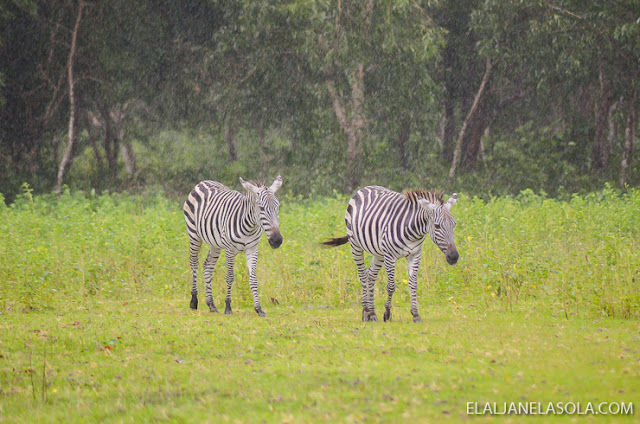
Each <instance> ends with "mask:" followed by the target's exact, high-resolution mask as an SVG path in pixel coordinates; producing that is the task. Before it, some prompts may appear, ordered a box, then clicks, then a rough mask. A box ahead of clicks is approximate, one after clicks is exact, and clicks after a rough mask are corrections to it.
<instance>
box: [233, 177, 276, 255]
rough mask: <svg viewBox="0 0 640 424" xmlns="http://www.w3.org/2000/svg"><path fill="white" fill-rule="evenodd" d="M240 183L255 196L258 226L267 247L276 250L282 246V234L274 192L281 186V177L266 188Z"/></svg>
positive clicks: (241, 181)
mask: <svg viewBox="0 0 640 424" xmlns="http://www.w3.org/2000/svg"><path fill="white" fill-rule="evenodd" d="M240 183H241V184H242V186H243V187H244V188H245V190H247V191H249V192H251V193H253V194H255V196H254V198H255V206H256V207H257V208H258V210H259V215H260V217H259V219H260V226H261V227H262V229H263V230H264V232H265V234H266V235H267V238H268V240H269V246H271V247H272V248H273V249H277V248H278V247H280V245H281V244H282V234H280V225H279V218H278V214H279V212H280V202H278V199H277V198H276V191H278V189H279V188H280V186H281V185H282V177H281V176H280V175H278V176H277V177H276V179H275V181H274V182H273V184H271V186H269V187H267V186H264V185H254V184H252V183H250V182H248V181H245V180H243V179H242V178H240Z"/></svg>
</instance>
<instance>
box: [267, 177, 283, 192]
mask: <svg viewBox="0 0 640 424" xmlns="http://www.w3.org/2000/svg"><path fill="white" fill-rule="evenodd" d="M281 186H282V177H281V176H280V175H278V176H277V177H276V179H275V180H274V181H273V184H271V187H269V190H271V192H272V193H275V192H276V191H278V189H279V188H280V187H281Z"/></svg>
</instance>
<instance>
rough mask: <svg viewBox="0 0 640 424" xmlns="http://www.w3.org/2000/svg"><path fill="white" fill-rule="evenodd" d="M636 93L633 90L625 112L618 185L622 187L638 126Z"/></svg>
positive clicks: (624, 182) (631, 156)
mask: <svg viewBox="0 0 640 424" xmlns="http://www.w3.org/2000/svg"><path fill="white" fill-rule="evenodd" d="M637 99H638V92H637V90H636V89H634V90H633V95H632V96H631V99H630V101H629V110H628V111H627V125H626V129H625V131H624V150H623V151H622V163H621V164H620V185H621V186H624V185H625V184H626V183H627V182H628V179H629V176H628V175H627V173H628V169H629V167H630V166H631V159H632V158H633V147H634V144H635V139H636V128H637V126H638V115H637V111H636V100H637Z"/></svg>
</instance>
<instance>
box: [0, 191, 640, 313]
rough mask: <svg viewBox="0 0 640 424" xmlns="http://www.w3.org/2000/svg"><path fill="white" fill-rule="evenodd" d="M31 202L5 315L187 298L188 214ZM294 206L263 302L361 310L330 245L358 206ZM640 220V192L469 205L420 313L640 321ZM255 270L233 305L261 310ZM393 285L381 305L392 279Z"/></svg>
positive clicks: (345, 258) (427, 277)
mask: <svg viewBox="0 0 640 424" xmlns="http://www.w3.org/2000/svg"><path fill="white" fill-rule="evenodd" d="M29 190H30V189H29V188H28V187H26V188H25V192H24V194H22V195H20V196H19V197H18V198H17V200H16V202H14V203H13V204H12V205H11V206H10V207H9V208H5V209H4V211H3V212H2V215H1V216H2V220H1V221H0V234H2V235H3V237H2V241H1V242H0V253H2V255H3V257H4V258H6V260H5V261H3V263H2V264H0V280H1V281H3V282H4V283H3V285H2V287H1V288H0V299H2V302H3V304H4V305H5V306H8V307H11V308H17V309H19V310H23V309H27V310H28V309H32V308H38V309H47V310H48V309H55V308H57V307H59V305H60V304H61V303H65V302H68V301H69V300H70V299H75V300H76V301H77V302H80V303H81V302H83V301H84V300H83V299H86V298H97V299H107V298H108V299H122V300H126V299H131V298H142V297H144V298H149V297H160V298H175V297H177V298H186V297H185V296H186V295H187V294H188V289H189V282H190V271H189V267H188V261H187V240H186V235H185V229H184V222H183V217H182V212H181V203H179V202H175V201H168V200H166V199H165V198H163V197H160V196H157V195H154V194H152V193H150V194H148V195H145V196H127V195H117V194H103V195H95V194H94V193H91V194H89V195H87V196H85V195H83V194H82V193H81V192H69V191H68V190H66V191H65V192H64V193H63V195H62V198H61V199H60V201H57V200H55V198H54V197H53V196H52V195H47V196H35V197H33V196H32V195H31V192H30V191H29ZM281 200H282V210H281V216H280V222H281V230H282V234H283V236H284V239H285V243H284V244H283V246H282V247H281V248H280V249H278V250H272V249H270V248H268V245H267V243H266V241H264V240H263V243H264V244H262V245H261V249H260V260H259V269H258V276H259V280H260V287H261V297H262V299H263V302H265V303H268V302H269V299H275V300H277V302H278V303H279V304H282V305H307V304H311V305H326V306H332V307H337V306H342V307H354V306H355V305H357V304H358V302H359V299H360V283H359V281H358V279H357V275H356V272H355V266H354V265H353V262H352V259H351V253H350V249H348V247H344V248H336V249H321V248H320V247H319V245H318V243H319V242H320V241H322V240H323V239H325V238H329V237H334V236H340V235H342V234H344V232H345V230H344V220H343V219H344V211H345V207H346V204H347V203H348V198H347V197H344V196H342V195H338V194H335V195H334V196H333V197H320V198H316V199H315V200H312V199H304V198H302V197H296V196H292V195H286V194H283V195H282V196H281ZM639 211H640V193H639V192H638V191H636V190H630V191H629V192H627V193H624V194H623V193H621V192H619V191H617V190H614V189H611V188H610V187H607V188H606V189H604V190H602V191H600V192H597V193H594V194H590V195H587V196H578V195H573V196H571V197H570V198H568V200H556V199H552V198H549V197H547V195H546V193H541V194H535V193H534V192H533V191H532V190H525V191H522V192H521V193H520V194H519V195H518V196H517V197H494V198H491V199H490V200H489V201H483V200H481V199H479V198H477V197H473V198H470V197H469V196H466V195H464V194H463V195H461V198H460V201H459V202H458V204H457V205H456V209H455V211H454V212H455V213H454V215H455V216H456V219H457V221H458V223H459V224H458V227H457V229H456V237H457V244H458V250H459V251H460V253H461V260H460V262H459V264H458V265H457V266H455V267H450V266H448V265H446V262H445V261H444V259H443V258H442V254H441V253H440V252H439V251H438V250H437V249H436V248H435V247H434V246H433V245H432V244H431V243H429V242H427V243H425V246H424V253H423V264H422V267H421V269H420V278H419V281H420V290H419V293H420V301H421V302H422V303H423V304H424V305H433V304H439V303H441V302H442V301H443V300H444V299H457V300H458V301H470V302H472V303H474V304H478V305H480V304H481V305H484V306H485V307H487V308H490V309H493V308H498V309H502V308H506V309H509V310H516V309H522V308H528V307H530V306H531V305H535V306H536V307H537V308H540V309H544V310H549V311H551V312H553V313H556V314H573V313H575V314H579V315H582V316H601V315H612V316H615V317H623V318H640V291H639V289H638V285H637V284H636V283H637V279H638V278H639V276H638V274H637V269H640V256H639V255H638V252H637V251H638V249H637V244H638V240H639V238H640V237H639V236H640V233H639V231H638V227H637V225H636V223H637V222H638V220H639V219H640V215H639V214H640V212H639ZM15 246H20V254H17V252H16V250H15V249H16V248H15ZM204 250H206V249H204ZM203 254H204V253H203ZM221 263H223V262H221ZM243 263H244V262H243V260H241V261H240V265H239V266H238V268H237V269H238V271H237V273H238V276H237V284H236V285H235V286H234V293H237V295H235V296H239V298H237V300H238V301H239V303H240V305H241V307H248V306H250V305H251V297H250V293H249V290H248V287H247V281H248V278H247V274H246V270H245V268H244V265H242V264H243ZM220 267H221V266H220ZM397 273H398V274H397V275H398V281H400V282H406V281H407V270H406V266H405V264H404V262H403V261H401V262H400V264H399V266H398V269H397ZM380 278H381V282H382V283H381V284H380V286H379V291H380V292H381V293H382V292H383V291H384V281H385V278H384V276H383V274H381V277H380ZM224 287H226V284H225V282H224V272H221V271H220V270H218V272H216V274H215V276H214V293H216V295H215V297H216V299H219V301H221V299H222V293H223V292H224ZM400 287H401V288H400V289H399V290H398V292H397V294H396V296H395V298H394V299H395V301H396V302H398V304H399V305H406V304H407V302H408V300H409V298H408V294H409V293H408V290H406V289H405V288H404V284H400ZM378 300H382V297H379V298H378ZM401 307H406V306H401Z"/></svg>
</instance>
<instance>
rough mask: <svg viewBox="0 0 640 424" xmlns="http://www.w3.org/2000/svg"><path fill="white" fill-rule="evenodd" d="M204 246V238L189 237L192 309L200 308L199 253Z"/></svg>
mask: <svg viewBox="0 0 640 424" xmlns="http://www.w3.org/2000/svg"><path fill="white" fill-rule="evenodd" d="M200 246H202V240H200V239H196V238H191V237H189V252H190V257H189V265H191V278H192V285H191V303H190V304H189V306H190V307H191V309H198V263H199V262H198V253H199V252H200Z"/></svg>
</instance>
